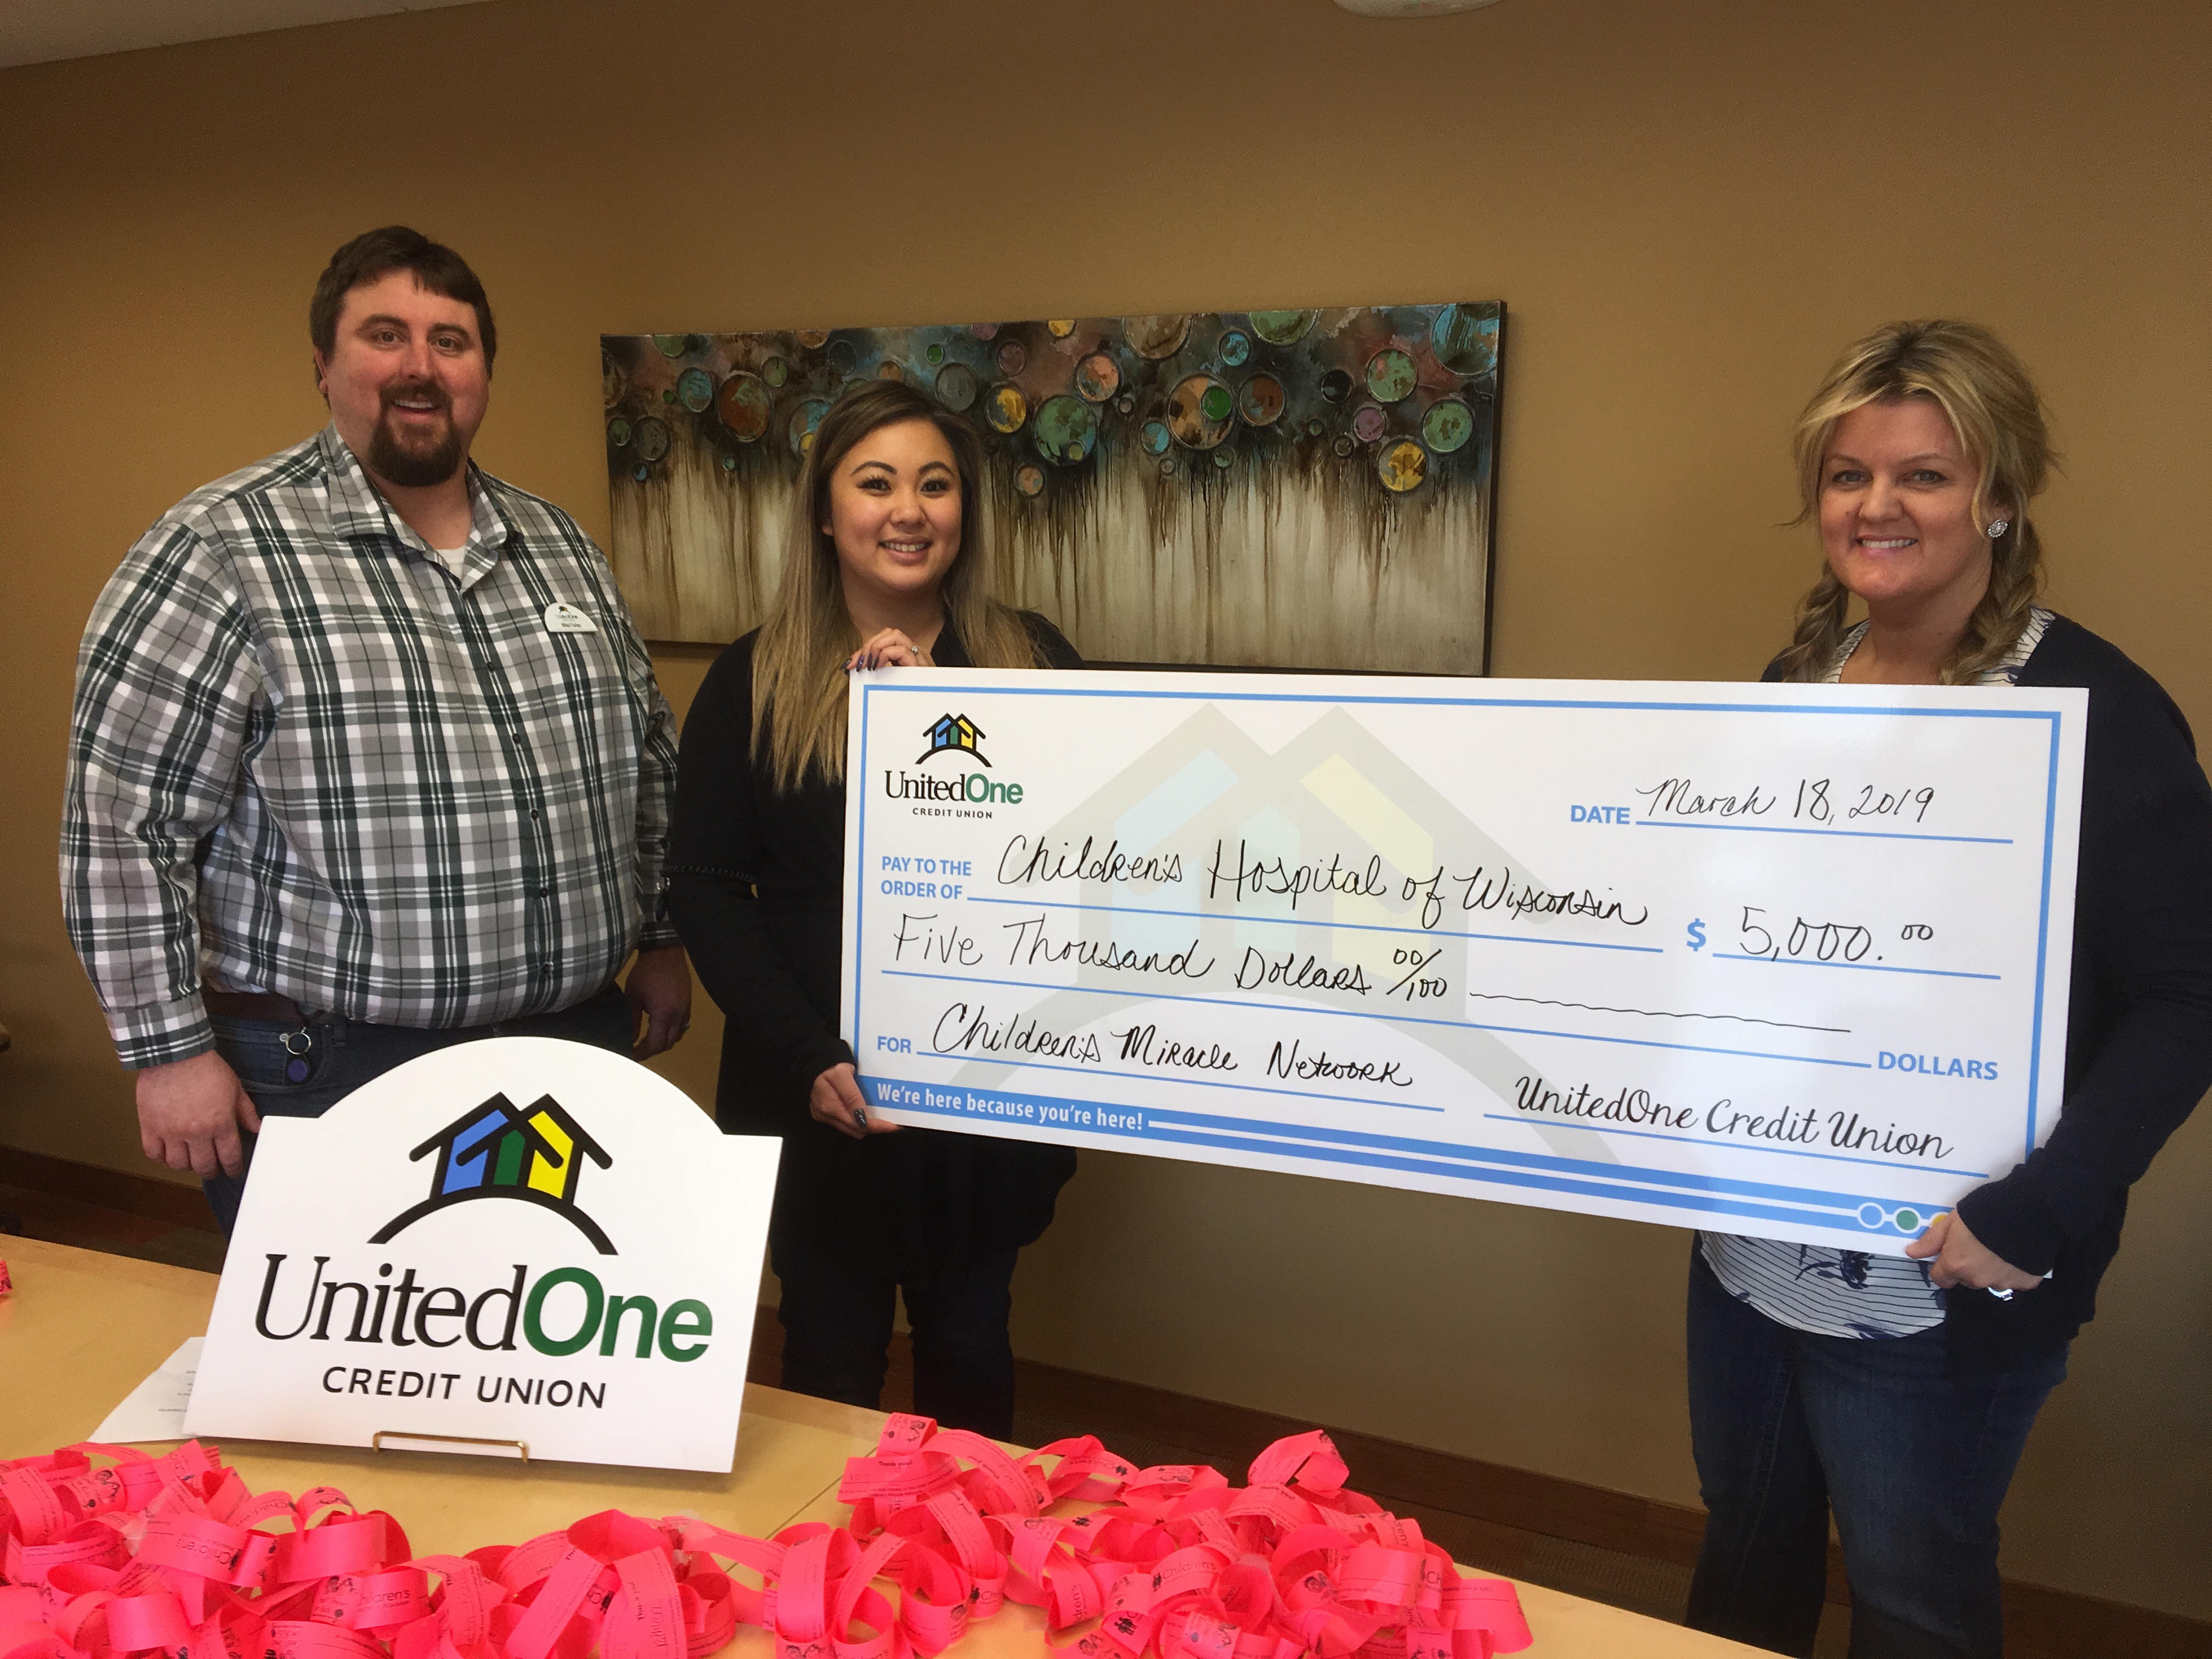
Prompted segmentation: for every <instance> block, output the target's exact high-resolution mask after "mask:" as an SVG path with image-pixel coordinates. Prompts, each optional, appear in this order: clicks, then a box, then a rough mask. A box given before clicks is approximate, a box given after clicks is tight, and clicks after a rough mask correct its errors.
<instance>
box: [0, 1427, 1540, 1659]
mask: <svg viewBox="0 0 2212 1659" xmlns="http://www.w3.org/2000/svg"><path fill="white" fill-rule="evenodd" d="M95 1456H98V1457H104V1458H107V1459H110V1460H112V1461H111V1462H108V1463H106V1464H96V1463H94V1462H93V1459H94V1457H95ZM1349 1478H1350V1472H1349V1471H1348V1470H1347V1469H1346V1467H1345V1463H1344V1460H1343V1459H1342V1458H1341V1457H1340V1456H1339V1455H1337V1451H1336V1448H1335V1447H1334V1445H1332V1444H1331V1443H1330V1442H1329V1439H1328V1436H1327V1435H1325V1434H1323V1433H1322V1432H1321V1431H1318V1430H1316V1431H1312V1432H1310V1433H1307V1434H1302V1435H1294V1436H1292V1437H1289V1438H1287V1439H1285V1440H1280V1441H1278V1442H1276V1443H1275V1444H1273V1445H1272V1446H1270V1447H1268V1448H1267V1450H1266V1451H1264V1452H1262V1453H1261V1455H1259V1456H1258V1457H1257V1458H1256V1459H1255V1460H1254V1461H1253V1463H1252V1467H1251V1469H1250V1470H1249V1475H1248V1481H1249V1484H1247V1485H1245V1486H1231V1485H1230V1483H1229V1481H1228V1480H1227V1478H1226V1477H1225V1476H1224V1475H1223V1474H1220V1473H1219V1471H1218V1470H1215V1469H1211V1468H1193V1467H1185V1466H1180V1465H1176V1466H1164V1467H1161V1468H1149V1469H1139V1468H1133V1467H1132V1466H1131V1465H1130V1464H1129V1463H1127V1462H1126V1461H1124V1460H1122V1459H1121V1458H1117V1457H1115V1455H1114V1454H1113V1453H1111V1452H1109V1451H1108V1450H1107V1449H1106V1448H1105V1447H1103V1446H1102V1445H1101V1444H1099V1443H1098V1442H1097V1440H1096V1439H1095V1438H1093V1437H1090V1436H1087V1435H1086V1436H1085V1437H1081V1438H1079V1439H1073V1440H1062V1441H1058V1442H1055V1443H1054V1444H1052V1445H1049V1446H1046V1447H1043V1448H1042V1449H1039V1450H1037V1451H1036V1452H1033V1453H1030V1455H1027V1456H1026V1457H1023V1458H1020V1459H1016V1458H1014V1457H1012V1456H1010V1455H1008V1454H1007V1453H1006V1451H1005V1450H1004V1449H1002V1448H1000V1446H998V1445H997V1444H996V1443H994V1442H992V1441H989V1440H986V1439H984V1438H983V1437H981V1436H979V1435H974V1434H970V1433H968V1432H966V1431H962V1430H949V1431H940V1430H939V1428H938V1427H937V1425H936V1424H935V1423H934V1422H933V1421H931V1420H930V1419H927V1418H922V1417H915V1416H911V1415H905V1414H900V1415H895V1416H893V1417H892V1418H891V1419H890V1421H889V1422H888V1423H887V1424H886V1425H884V1431H883V1433H882V1436H881V1437H880V1438H879V1439H878V1443H877V1446H876V1449H875V1451H874V1453H873V1454H872V1455H870V1456H866V1457H856V1458H853V1459H851V1460H850V1461H849V1462H848V1463H847V1465H846V1468H845V1475H844V1480H843V1481H842V1484H841V1485H840V1486H839V1488H838V1495H839V1497H840V1498H842V1500H843V1501H845V1502H846V1503H848V1504H851V1506H852V1511H851V1515H850V1516H849V1518H848V1522H847V1524H846V1525H844V1526H842V1527H832V1526H829V1525H827V1524H824V1523H823V1522H803V1523H801V1524H799V1525H795V1526H792V1527H788V1528H785V1529H784V1530H783V1531H782V1532H781V1533H779V1534H777V1535H776V1536H775V1538H774V1539H772V1540H763V1539H757V1538H748V1537H746V1536H744V1534H739V1533H732V1532H727V1531H725V1530H723V1529H722V1528H719V1527H714V1526H712V1525H710V1524H708V1523H707V1522H700V1521H695V1520H690V1519H684V1518H679V1517H671V1518H670V1519H667V1520H665V1521H659V1522H648V1521H643V1520H640V1519H639V1518H637V1517H636V1516H629V1515H624V1514H623V1513H621V1512H619V1511H617V1510H605V1511H604V1512H602V1513H600V1514H598V1515H592V1516H586V1517H585V1518H583V1519H582V1520H580V1521H578V1522H576V1523H575V1524H574V1525H573V1526H571V1527H568V1528H566V1529H565V1530H563V1531H561V1532H557V1533H548V1534H544V1535H543V1536H540V1537H538V1538H532V1539H530V1540H528V1541H526V1542H524V1543H522V1544H520V1545H494V1546H490V1547H486V1548H483V1549H479V1550H474V1551H471V1553H469V1554H468V1555H466V1556H450V1555H432V1556H423V1557H422V1558H419V1559H416V1558H414V1557H413V1556H412V1554H411V1551H410V1546H409V1544H408V1542H407V1534H406V1533H405V1532H404V1530H403V1529H402V1528H401V1527H400V1525H399V1523H398V1522H397V1521H396V1520H394V1519H393V1518H392V1516H388V1515H385V1514H382V1513H380V1512H373V1513H369V1514H362V1513H358V1512H356V1510H354V1508H353V1506H352V1505H351V1504H349V1503H348V1502H347V1501H346V1498H345V1494H344V1493H343V1492H339V1491H337V1489H336V1488H335V1487H331V1486H318V1487H315V1488H313V1490H311V1491H309V1492H303V1493H301V1495H300V1496H299V1497H298V1498H292V1497H291V1496H289V1494H286V1493H283V1492H264V1493H263V1494H261V1495H260V1496H258V1497H256V1496H254V1495H253V1494H252V1493H250V1492H247V1491H246V1486H245V1483H244V1482H243V1481H241V1480H240V1479H239V1478H238V1475H237V1473H236V1472H235V1471H234V1470H232V1469H229V1468H225V1467H224V1466H223V1465H222V1462H221V1461H220V1456H219V1454H217V1453H216V1452H215V1451H214V1450H213V1449H210V1448H207V1447H204V1446H202V1445H200V1444H199V1443H197V1442H192V1443H189V1444H187V1445H185V1446H181V1447H179V1448H178V1449H176V1450H174V1451H173V1452H170V1453H169V1454H167V1455H166V1456H162V1457H149V1456H148V1455H146V1454H145V1453H143V1452H140V1451H137V1450H134V1449H131V1448H129V1447H117V1446H95V1445H91V1444H81V1445H76V1446H64V1447H63V1448H61V1449H58V1450H57V1451H55V1452H52V1453H51V1454H49V1455H46V1456H45V1457H35V1458H22V1459H19V1460H17V1461H15V1462H9V1463H0V1659H136V1656H141V1655H143V1656H149V1659H151V1656H160V1659H592V1656H593V1655H594V1654H597V1655H599V1656H601V1659H708V1656H710V1655H713V1654H714V1653H717V1652H719V1651H720V1650H721V1649H723V1648H725V1647H726V1646H727V1645H728V1644H730V1642H731V1641H732V1638H734V1637H735V1635H736V1633H737V1632H738V1628H739V1627H740V1626H756V1627H757V1628H759V1629H761V1630H763V1631H765V1632H768V1633H769V1635H770V1636H771V1637H772V1638H773V1639H774V1644H775V1656H776V1659H915V1656H920V1659H936V1656H938V1655H939V1654H942V1653H944V1652H945V1651H946V1650H948V1649H950V1648H952V1647H953V1646H955V1645H956V1644H957V1643H958V1642H959V1640H960V1638H961V1637H962V1636H963V1635H964V1634H965V1633H966V1632H967V1631H968V1630H969V1627H971V1626H974V1625H975V1623H977V1622H978V1621H980V1620H988V1619H990V1618H993V1617H994V1616H995V1615H996V1614H997V1613H998V1612H999V1610H1000V1607H1002V1606H1003V1605H1004V1604H1005V1603H1006V1601H1018V1602H1021V1603H1023V1604H1024V1605H1027V1606H1031V1607H1040V1608H1042V1610H1043V1611H1044V1614H1045V1619H1046V1622H1047V1623H1048V1626H1050V1627H1051V1628H1052V1629H1053V1630H1054V1631H1057V1632H1071V1631H1074V1630H1076V1629H1077V1628H1078V1627H1079V1626H1086V1625H1087V1626H1091V1628H1090V1629H1089V1630H1087V1631H1086V1632H1083V1633H1082V1634H1080V1636H1079V1638H1078V1639H1077V1640H1075V1642H1074V1643H1073V1646H1074V1648H1075V1649H1076V1650H1078V1651H1079V1654H1080V1656H1081V1659H1307V1656H1312V1659H1490V1656H1492V1655H1493V1654H1500V1653H1513V1652H1517V1651H1518V1650H1521V1649H1522V1648H1525V1647H1527V1646H1528V1643H1529V1635H1528V1626H1527V1624H1526V1622H1525V1621H1524V1620H1523V1619H1522V1613H1521V1605H1520V1599H1519V1597H1518V1596H1517V1595H1516V1594H1515V1592H1514V1589H1513V1586H1512V1585H1511V1584H1510V1583H1506V1582H1504V1580H1502V1579H1486V1578H1462V1577H1460V1576H1459V1573H1458V1571H1457V1569H1456V1568H1455V1566H1454V1565H1452V1562H1451V1559H1450V1558H1449V1556H1448V1555H1447V1554H1446V1553H1444V1552H1443V1550H1442V1549H1440V1548H1438V1547H1437V1546H1436V1545H1434V1544H1431V1543H1430V1542H1428V1541H1426V1540H1425V1539H1424V1538H1423V1537H1422V1535H1421V1529H1420V1527H1419V1524H1418V1523H1417V1522H1413V1521H1412V1520H1409V1519H1404V1518H1401V1517H1400V1516H1393V1515H1390V1514H1389V1513H1387V1512H1386V1511H1385V1510H1383V1509H1382V1507H1381V1506H1380V1505H1379V1504H1376V1503H1375V1502H1374V1501H1373V1500H1372V1499H1371V1498H1365V1497H1363V1496H1361V1495H1360V1494H1359V1493H1358V1492H1352V1491H1350V1490H1348V1489H1347V1488H1346V1486H1345V1482H1346V1480H1348V1479H1349ZM1081 1505H1087V1506H1090V1507H1088V1508H1086V1509H1084V1510H1082V1512H1080V1513H1071V1512H1069V1511H1070V1510H1073V1509H1075V1508H1076V1507H1077V1506H1081ZM724 1563H727V1564H728V1565H727V1566H725V1565H722V1564H724ZM738 1574H750V1575H751V1576H752V1577H753V1578H755V1579H757V1581H758V1582H757V1583H749V1582H747V1581H746V1579H745V1578H744V1577H738V1576H735V1575H738Z"/></svg>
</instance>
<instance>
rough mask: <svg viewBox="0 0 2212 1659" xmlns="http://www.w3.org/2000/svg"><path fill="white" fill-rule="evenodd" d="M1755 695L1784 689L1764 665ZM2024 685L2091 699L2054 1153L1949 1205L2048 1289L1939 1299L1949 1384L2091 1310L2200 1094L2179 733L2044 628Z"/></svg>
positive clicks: (2182, 733) (2177, 718) (2168, 711)
mask: <svg viewBox="0 0 2212 1659" xmlns="http://www.w3.org/2000/svg"><path fill="white" fill-rule="evenodd" d="M1764 678H1768V679H1776V678H1780V677H1779V675H1778V673H1777V672H1776V671H1775V669H1774V667H1773V666H1771V665H1770V666H1769V667H1768V669H1767V671H1766V674H1765V676H1764ZM2019 684H2021V685H2045V686H2061V685H2076V686H2086V687H2087V688H2088V691H2089V724H2088V738H2087V747H2086V752H2085V757H2084V762H2083V775H2082V781H2081V862H2080V867H2079V872H2078V877H2077V880H2076V884H2075V897H2074V973H2073V986H2072V994H2071V1001H2070V1004H2069V1012H2068V1016H2067V1023H2066V1089H2065V1097H2064V1102H2063V1108H2062V1109H2061V1111H2060V1114H2059V1118H2058V1122H2057V1126H2056V1127H2054V1128H2053V1129H2052V1130H2051V1138H2050V1139H2049V1140H2048V1141H2047V1142H2045V1144H2044V1145H2043V1146H2039V1147H2038V1148H2037V1149H2036V1150H2035V1151H2034V1152H2031V1153H2030V1154H2029V1155H2028V1157H2027V1161H2026V1162H2024V1163H2022V1164H2020V1165H2018V1166H2017V1167H2016V1168H2015V1169H2014V1170H2012V1171H2011V1172H2010V1173H2009V1174H2008V1175H2005V1176H2002V1177H2000V1178H1999V1179H1997V1180H1996V1181H1992V1182H1989V1183H1987V1184H1986V1185H1984V1186H1981V1187H1978V1188H1975V1189H1974V1190H1973V1191H1972V1192H1971V1193H1969V1194H1966V1197H1964V1198H1963V1199H1961V1200H1960V1201H1959V1213H1960V1216H1961V1217H1963V1218H1965V1220H1966V1225H1968V1226H1969V1227H1971V1228H1972V1229H1973V1230H1974V1236H1975V1237H1977V1238H1978V1239H1980V1240H1981V1241H1982V1243H1984V1244H1986V1245H1987V1246H1988V1247H1989V1248H1990V1249H1992V1250H1994V1251H1996V1253H1997V1255H2001V1256H2002V1257H2003V1258H2004V1259H2005V1260H2006V1261H2009V1262H2011V1263H2012V1264H2013V1266H2015V1267H2019V1268H2021V1269H2022V1270H2023V1271H2025V1272H2027V1273H2050V1275H2051V1278H2050V1280H2049V1281H2048V1282H2047V1283H2046V1284H2045V1285H2043V1286H2042V1287H2041V1288H2039V1289H2038V1290H2035V1291H2026V1292H2023V1293H2021V1295H2018V1296H2015V1297H2013V1298H2012V1299H2011V1300H2010V1301H2009V1302H2001V1301H1999V1300H1998V1299H1997V1298H1996V1297H1992V1296H1989V1295H1987V1294H1985V1293H1984V1292H1983V1291H1951V1292H1949V1293H1948V1304H1949V1316H1948V1320H1947V1321H1946V1329H1947V1331H1948V1333H1949V1340H1950V1353H1951V1365H1952V1369H1953V1370H1954V1371H1960V1370H1984V1369H1989V1368H2002V1367H2008V1366H2011V1365H2014V1364H2019V1363H2021V1361H2023V1360H2026V1359H2027V1358H2032V1357H2034V1356H2035V1355H2038V1354H2041V1353H2048V1352H2052V1351H2054V1350H2056V1349H2057V1348H2058V1347H2060V1346H2063V1345H2064V1344H2065V1342H2066V1341H2067V1340H2069V1339H2070V1338H2071V1337H2072V1336H2073V1334H2074V1333H2075V1331H2077V1330H2079V1329H2080V1328H2081V1326H2082V1325H2083V1324H2084V1323H2086V1322H2087V1321H2088V1320H2089V1318H2090V1317H2091V1316H2092V1315H2093V1314H2094V1312H2095V1311H2096V1297H2097V1283H2098V1281H2099V1280H2100V1279H2102V1278H2103V1277H2104V1273H2105V1269H2106V1267H2107V1266H2108V1265H2109V1264H2110V1263H2111V1261H2112V1256H2113V1255H2114V1254H2115V1253H2116V1252H2117V1251H2118V1249H2119V1244H2120V1224H2121V1222H2122V1221H2123V1220H2124V1218H2125V1217H2126V1215H2127V1208H2128V1188H2130V1186H2132V1185H2133V1184H2134V1183H2135V1182H2136V1181H2137V1180H2138V1179H2139V1178H2140V1177H2141V1176H2142V1173H2143V1171H2144V1170H2147V1169H2148V1168H2149V1167H2150V1161H2151V1159H2152V1158H2154V1157H2155V1156H2156V1155H2157V1152H2158V1149H2159V1148H2160V1147H2161V1146H2164V1145H2165V1144H2166V1138H2167V1137H2168V1136H2169V1135H2171V1134H2172V1133H2173V1132H2174V1131H2175V1130H2176V1129H2178V1128H2179V1127H2181V1124H2182V1121H2183V1120H2184V1119H2185V1118H2187V1117H2188V1115H2189V1114H2190V1113H2191V1111H2192V1110H2194V1109H2195V1108H2196V1105H2197V1101H2198V1100H2199V1099H2200V1098H2201V1097H2203V1094H2204V1092H2205V1091H2206V1090H2207V1089H2208V1088H2212V786H2208V785H2207V784H2206V782H2205V778H2204V772H2203V768H2202V767H2200V766H2199V765H2198V764H2197V746H2196V742H2195V740H2194V738H2191V735H2190V731H2189V722H2188V721H2187V720H2185V719H2184V718H2183V716H2182V713H2181V711H2180V709H2179V708H2176V707H2175V706H2174V703H2173V699H2172V698H2171V697H2169V696H2166V692H2165V691H2164V690H2162V689H2161V688H2160V685H2159V684H2158V682H2157V681H2156V680H2154V679H2153V678H2151V677H2150V676H2149V675H2148V674H2146V673H2145V672H2144V671H2142V669H2140V668H2138V667H2137V666H2136V665H2135V664H2134V663H2132V662H2130V660H2129V659H2128V658H2127V657H2126V655H2125V654H2124V653H2122V652H2121V651H2120V650H2119V649H2118V647H2116V646H2113V645H2112V644H2110V643H2108V642H2107V641H2104V640H2102V639H2100V638H2099V637H2098V636H2097V635H2094V634H2092V633H2091V632H2090V631H2089V630H2088V629H2086V628H2083V627H2082V626H2081V625H2080V624H2079V623H2074V622H2069V620H2067V619H2066V618H2065V617H2054V618H2053V619H2052V621H2051V626H2050V628H2049V629H2048V630H2047V631H2046V632H2045V635H2044V636H2043V641H2042V643H2041V644H2039V646H2037V647H2036V648H2035V651H2034V653H2033V655H2031V656H2030V657H2029V658H2028V659H2027V663H2026V664H2025V665H2023V666H2022V667H2021V671H2020V678H2019Z"/></svg>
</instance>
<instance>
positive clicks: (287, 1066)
mask: <svg viewBox="0 0 2212 1659" xmlns="http://www.w3.org/2000/svg"><path fill="white" fill-rule="evenodd" d="M276 1041H277V1042H278V1044H279V1045H280V1046H281V1047H282V1048H283V1050H284V1052H285V1053H286V1054H289V1055H290V1056H291V1058H290V1059H289V1060H286V1061H285V1062H284V1080H285V1081H286V1082H288V1083H305V1082H306V1081H307V1056H308V1055H309V1054H313V1053H314V1052H315V1039H314V1036H313V1034H312V1033H310V1032H309V1031H308V1030H307V1027H306V1026H304V1025H302V1026H301V1028H300V1029H299V1030H296V1031H287V1032H285V1033H284V1035H283V1036H280V1037H278V1038H277V1039H276Z"/></svg>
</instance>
